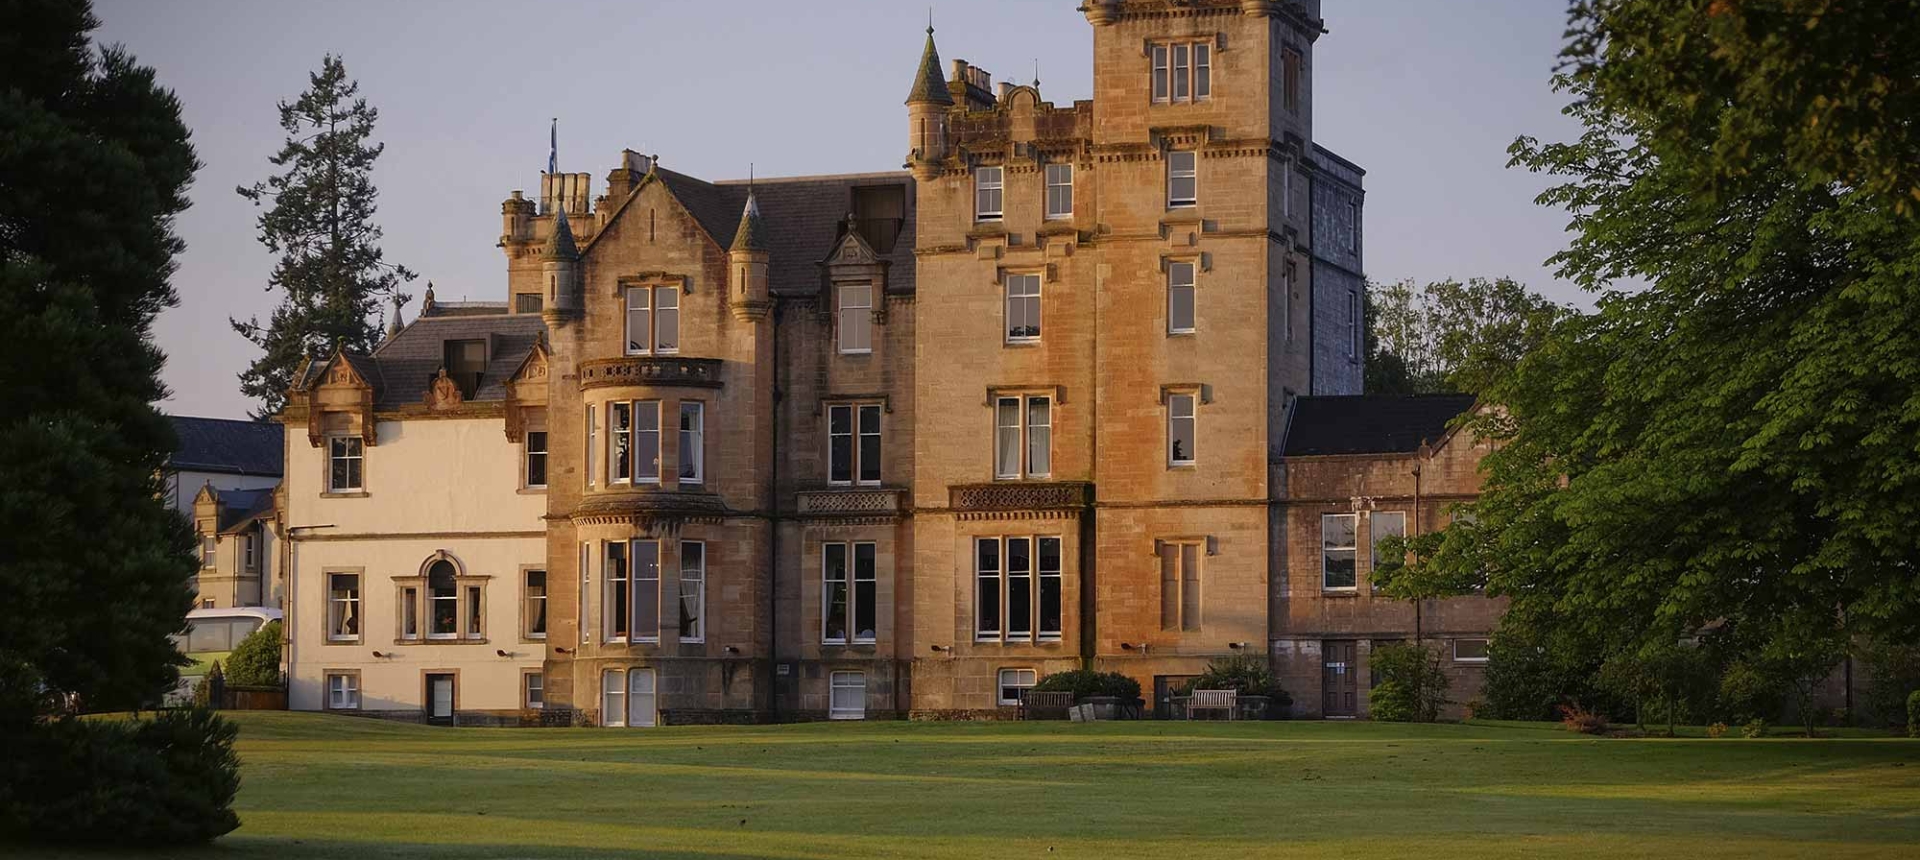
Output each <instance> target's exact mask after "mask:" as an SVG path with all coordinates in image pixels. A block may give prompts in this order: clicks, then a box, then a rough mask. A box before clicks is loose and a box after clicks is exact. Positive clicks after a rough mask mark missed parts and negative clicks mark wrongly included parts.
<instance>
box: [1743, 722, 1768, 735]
mask: <svg viewBox="0 0 1920 860" xmlns="http://www.w3.org/2000/svg"><path fill="white" fill-rule="evenodd" d="M1740 736H1741V737H1743V738H1764V737H1766V736H1767V721H1766V720H1763V719H1760V718H1759V717H1755V718H1753V721H1752V722H1749V723H1747V724H1746V725H1745V726H1743V727H1741V729H1740Z"/></svg>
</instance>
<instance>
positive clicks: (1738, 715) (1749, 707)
mask: <svg viewBox="0 0 1920 860" xmlns="http://www.w3.org/2000/svg"><path fill="white" fill-rule="evenodd" d="M1780 698H1781V695H1780V690H1779V688H1778V687H1777V686H1775V685H1774V683H1773V682H1772V681H1771V680H1769V679H1768V678H1767V676H1766V674H1765V673H1763V672H1761V671H1760V670H1759V669H1758V668H1756V667H1754V665H1753V664H1751V663H1748V662H1744V661H1742V662H1737V663H1734V664H1733V665H1731V666H1728V667H1727V670H1726V672H1725V673H1723V674H1722V675H1721V676H1720V698H1719V702H1718V704H1717V710H1719V712H1720V716H1722V717H1723V718H1725V719H1726V720H1727V722H1730V723H1744V722H1749V721H1752V720H1761V719H1764V718H1766V717H1767V716H1771V715H1776V714H1778V713H1779V712H1780Z"/></svg>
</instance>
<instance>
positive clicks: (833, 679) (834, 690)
mask: <svg viewBox="0 0 1920 860" xmlns="http://www.w3.org/2000/svg"><path fill="white" fill-rule="evenodd" d="M841 690H859V691H860V694H859V705H860V706H859V707H858V708H857V709H856V708H853V707H842V706H841V705H840V702H839V700H840V691H841ZM827 718H828V719H832V720H864V719H866V718H867V673H865V672H833V673H831V674H830V675H828V677H827Z"/></svg>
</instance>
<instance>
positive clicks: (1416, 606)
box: [1409, 453, 1424, 647]
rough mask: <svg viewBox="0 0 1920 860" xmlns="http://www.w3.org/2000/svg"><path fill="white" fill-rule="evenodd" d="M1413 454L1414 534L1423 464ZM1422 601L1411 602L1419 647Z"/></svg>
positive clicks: (1418, 523) (1414, 637)
mask: <svg viewBox="0 0 1920 860" xmlns="http://www.w3.org/2000/svg"><path fill="white" fill-rule="evenodd" d="M1414 456H1415V458H1416V459H1415V460H1414V462H1413V530H1412V531H1413V533H1414V534H1419V533H1420V472H1421V470H1422V469H1423V468H1424V466H1423V464H1422V463H1421V462H1420V461H1419V460H1418V459H1417V458H1418V457H1419V454H1417V453H1416V454H1415V455H1414ZM1409 537H1411V535H1409ZM1422 602H1423V601H1419V600H1415V601H1414V602H1413V644H1414V646H1415V647H1419V646H1420V644H1421V635H1420V634H1421V630H1420V620H1421V619H1420V610H1421V604H1422Z"/></svg>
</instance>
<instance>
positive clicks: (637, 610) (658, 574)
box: [626, 538, 666, 645]
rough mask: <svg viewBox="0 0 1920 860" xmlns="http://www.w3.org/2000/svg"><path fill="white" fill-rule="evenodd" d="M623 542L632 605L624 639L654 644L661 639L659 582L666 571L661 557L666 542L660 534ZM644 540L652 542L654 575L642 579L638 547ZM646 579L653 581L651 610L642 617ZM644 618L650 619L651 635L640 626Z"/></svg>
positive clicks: (643, 543)
mask: <svg viewBox="0 0 1920 860" xmlns="http://www.w3.org/2000/svg"><path fill="white" fill-rule="evenodd" d="M626 543H627V579H628V581H629V583H630V584H631V585H630V591H629V595H630V596H629V599H630V600H632V601H633V606H632V609H631V610H630V611H629V612H628V616H627V623H628V625H630V626H629V628H628V633H627V643H628V644H639V645H651V644H657V643H659V642H660V628H661V624H660V610H661V609H662V608H663V607H662V605H661V597H662V596H663V592H662V591H661V583H662V581H663V580H662V574H664V573H665V570H664V565H663V564H662V561H663V553H664V552H665V550H666V543H665V541H662V540H660V539H659V538H633V539H631V540H628V541H627V542H626ZM645 544H652V545H653V566H652V572H653V576H651V577H648V578H644V579H643V578H642V577H641V576H640V572H641V566H640V557H641V556H640V548H641V546H642V545H645ZM645 582H651V583H653V585H652V589H653V601H652V602H653V612H652V614H651V615H650V616H648V617H646V618H644V619H643V618H642V616H643V615H645V614H646V613H643V612H641V606H640V603H641V601H640V598H641V596H642V595H643V594H645V593H646V592H645V589H646V588H647V586H645V585H643V584H642V583H645ZM643 621H647V622H651V625H650V626H651V628H652V630H653V633H652V635H648V634H646V633H644V632H643V631H644V630H645V629H646V628H644V627H643V626H642V622H643Z"/></svg>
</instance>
